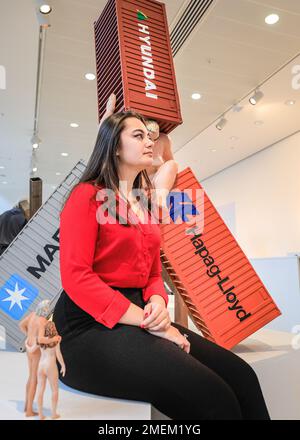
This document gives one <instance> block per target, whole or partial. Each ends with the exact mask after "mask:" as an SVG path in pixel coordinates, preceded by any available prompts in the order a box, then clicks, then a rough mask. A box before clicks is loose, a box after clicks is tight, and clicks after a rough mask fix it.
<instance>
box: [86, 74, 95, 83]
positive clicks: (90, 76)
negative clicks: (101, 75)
mask: <svg viewBox="0 0 300 440" xmlns="http://www.w3.org/2000/svg"><path fill="white" fill-rule="evenodd" d="M84 76H85V78H86V79H88V80H89V81H93V80H94V79H95V78H96V75H94V74H93V73H86V74H85V75H84Z"/></svg>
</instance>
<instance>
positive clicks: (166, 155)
mask: <svg viewBox="0 0 300 440" xmlns="http://www.w3.org/2000/svg"><path fill="white" fill-rule="evenodd" d="M160 137H162V139H161V140H162V142H163V143H164V149H163V155H162V156H163V159H164V161H165V162H166V161H167V160H174V156H173V153H172V142H171V138H170V136H169V135H167V134H164V133H162V134H161V135H160Z"/></svg>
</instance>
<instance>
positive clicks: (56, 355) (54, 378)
mask: <svg viewBox="0 0 300 440" xmlns="http://www.w3.org/2000/svg"><path fill="white" fill-rule="evenodd" d="M44 336H45V338H49V340H50V339H54V338H55V337H58V338H60V339H59V341H58V342H52V343H48V344H43V343H41V344H40V347H41V352H42V354H41V359H40V362H39V367H38V373H37V375H38V410H39V418H40V419H41V420H44V419H45V416H44V414H43V397H44V392H45V388H46V381H47V379H48V381H49V384H50V387H51V391H52V415H51V418H52V419H58V418H59V417H60V415H59V414H57V411H56V410H57V402H58V368H57V363H56V359H57V360H58V362H59V363H60V366H61V371H60V372H61V374H62V376H63V377H64V376H65V374H66V366H65V363H64V359H63V356H62V354H61V350H60V341H61V337H60V336H58V333H57V330H56V327H55V324H54V322H53V321H48V322H47V324H46V327H45V334H44Z"/></svg>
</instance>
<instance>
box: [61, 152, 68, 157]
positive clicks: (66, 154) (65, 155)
mask: <svg viewBox="0 0 300 440" xmlns="http://www.w3.org/2000/svg"><path fill="white" fill-rule="evenodd" d="M61 155H62V156H64V157H67V156H69V153H61Z"/></svg>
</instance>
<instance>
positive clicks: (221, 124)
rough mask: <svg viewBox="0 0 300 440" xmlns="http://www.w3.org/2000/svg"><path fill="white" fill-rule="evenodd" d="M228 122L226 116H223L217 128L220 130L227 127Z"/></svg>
mask: <svg viewBox="0 0 300 440" xmlns="http://www.w3.org/2000/svg"><path fill="white" fill-rule="evenodd" d="M226 124H227V119H226V118H224V117H222V118H221V119H220V120H219V122H218V123H217V125H216V128H217V129H218V130H222V129H223V128H224V127H225V125H226Z"/></svg>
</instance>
